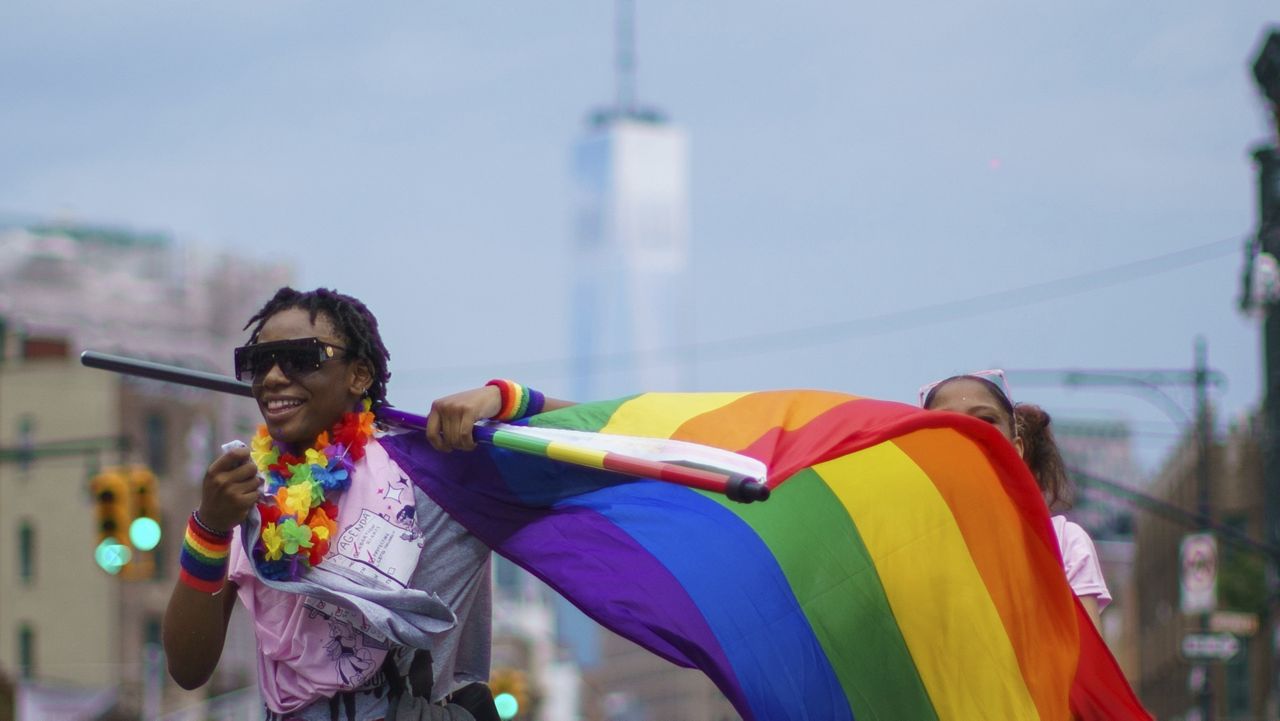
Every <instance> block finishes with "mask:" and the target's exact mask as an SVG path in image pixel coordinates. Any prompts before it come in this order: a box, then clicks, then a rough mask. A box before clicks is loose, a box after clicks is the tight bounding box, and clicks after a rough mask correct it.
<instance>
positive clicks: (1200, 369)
mask: <svg viewBox="0 0 1280 721" xmlns="http://www.w3.org/2000/svg"><path fill="white" fill-rule="evenodd" d="M1195 353H1196V361H1195V369H1194V371H1193V377H1194V381H1195V389H1196V498H1197V503H1196V510H1197V511H1198V512H1199V513H1200V530H1201V531H1202V532H1209V531H1210V529H1211V528H1212V526H1213V515H1212V514H1213V505H1212V504H1211V503H1210V501H1209V498H1210V496H1209V482H1210V479H1209V474H1210V469H1211V468H1212V467H1211V466H1210V465H1209V448H1210V445H1209V444H1210V430H1211V429H1210V423H1211V421H1210V418H1209V351H1208V348H1207V347H1206V345H1205V342H1204V337H1203V336H1198V337H1196V351H1195ZM1212 615H1213V612H1212V611H1206V612H1205V613H1202V614H1201V615H1200V631H1201V632H1202V633H1209V630H1210V628H1209V619H1210V617H1211V616H1212ZM1203 674H1204V675H1203V678H1204V681H1203V683H1201V685H1200V718H1201V720H1202V721H1213V716H1214V714H1213V711H1214V708H1213V678H1212V676H1211V670H1210V669H1209V668H1207V667H1206V668H1204V671H1203Z"/></svg>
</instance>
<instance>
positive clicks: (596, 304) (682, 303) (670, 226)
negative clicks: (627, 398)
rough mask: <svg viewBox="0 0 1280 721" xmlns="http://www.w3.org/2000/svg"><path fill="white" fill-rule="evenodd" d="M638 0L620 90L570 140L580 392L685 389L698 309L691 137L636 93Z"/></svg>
mask: <svg viewBox="0 0 1280 721" xmlns="http://www.w3.org/2000/svg"><path fill="white" fill-rule="evenodd" d="M630 8H631V5H630V3H629V2H625V0H620V2H619V11H618V18H619V20H618V26H619V31H618V46H619V52H618V63H617V66H618V98H617V100H616V102H615V104H614V106H613V107H610V108H606V109H603V110H599V111H597V112H595V113H593V114H592V115H591V116H590V117H589V119H588V122H587V127H586V130H585V132H584V134H583V136H582V138H581V139H580V140H579V141H578V143H577V144H576V146H575V148H574V157H573V181H574V191H575V205H576V208H575V214H576V215H575V224H574V238H573V252H572V254H571V255H572V258H573V262H574V283H573V297H572V299H571V302H572V323H573V326H572V328H571V329H570V331H571V333H570V337H571V338H572V343H573V353H572V356H573V359H574V360H573V364H574V365H573V379H574V388H573V391H574V397H575V398H578V399H581V400H596V399H602V398H613V397H617V396H622V395H629V394H632V393H638V392H642V391H678V390H688V389H689V387H690V385H691V383H692V363H691V358H690V351H689V350H688V344H689V341H690V340H691V338H692V320H693V313H692V307H691V305H690V301H691V293H690V288H689V282H688V269H689V150H688V147H689V141H688V137H687V135H686V134H685V132H684V130H683V129H681V128H680V127H679V126H677V125H675V124H673V123H671V122H670V121H668V120H667V119H666V118H665V117H664V116H663V114H662V113H660V112H658V111H656V110H654V109H651V108H642V107H640V106H638V104H637V103H636V101H635V98H634V95H635V91H634V87H635V79H634V78H635V64H634V60H633V54H632V51H631V47H632V33H631V27H632V24H631V14H630Z"/></svg>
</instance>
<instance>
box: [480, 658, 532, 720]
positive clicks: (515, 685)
mask: <svg viewBox="0 0 1280 721" xmlns="http://www.w3.org/2000/svg"><path fill="white" fill-rule="evenodd" d="M489 690H490V691H492V692H493V705H494V706H496V707H497V709H498V718H501V719H502V720H503V721H508V720H509V719H514V718H515V717H516V714H518V713H520V709H522V708H528V705H529V690H528V686H527V684H526V683H525V678H524V671H521V670H520V669H516V668H500V669H497V670H495V671H494V672H493V673H492V674H490V676H489Z"/></svg>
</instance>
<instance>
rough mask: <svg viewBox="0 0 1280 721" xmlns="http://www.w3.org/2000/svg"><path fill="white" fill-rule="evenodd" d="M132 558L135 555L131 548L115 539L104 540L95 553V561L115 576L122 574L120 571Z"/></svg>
mask: <svg viewBox="0 0 1280 721" xmlns="http://www.w3.org/2000/svg"><path fill="white" fill-rule="evenodd" d="M132 556H133V553H132V552H131V551H130V550H129V547H128V546H126V545H124V544H122V543H117V542H116V539H114V538H107V539H104V540H103V541H102V543H99V544H98V547H97V548H95V549H94V551H93V560H94V561H97V563H98V566H99V567H100V568H101V569H102V570H104V571H106V572H107V573H110V574H111V575H113V576H114V575H115V574H117V573H120V569H122V568H124V567H125V564H127V563H128V562H129V559H130V558H131V557H132Z"/></svg>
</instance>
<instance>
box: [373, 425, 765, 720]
mask: <svg viewBox="0 0 1280 721" xmlns="http://www.w3.org/2000/svg"><path fill="white" fill-rule="evenodd" d="M419 438H420V436H418V435H417V434H412V435H409V436H394V437H388V438H383V439H382V440H381V443H382V445H383V447H384V448H386V450H387V452H388V453H389V454H390V455H391V457H392V458H393V459H394V460H395V461H396V462H397V463H398V464H399V465H400V467H401V469H403V470H404V471H405V472H406V473H407V474H408V475H409V477H410V478H412V479H413V481H414V483H415V484H416V485H417V486H418V487H419V488H421V489H422V490H423V491H425V492H426V493H427V495H429V496H430V497H431V498H432V499H433V500H434V501H435V502H436V503H439V504H440V506H441V507H442V508H444V509H445V511H447V512H448V513H449V515H451V516H453V518H454V519H456V520H457V521H458V522H459V523H461V524H462V525H463V526H465V527H466V528H467V530H469V531H471V532H472V533H473V534H475V535H476V537H477V538H479V539H480V540H482V541H484V542H485V544H487V545H488V546H489V547H490V548H492V549H494V550H495V551H497V552H498V553H500V554H502V555H503V556H505V557H507V558H509V559H511V560H512V561H514V562H515V563H517V564H519V565H520V566H522V567H523V568H525V570H527V571H529V572H530V573H532V574H534V575H535V576H537V577H538V578H540V579H542V580H543V581H544V582H545V583H547V585H549V586H551V587H552V588H554V589H555V590H556V591H558V592H560V593H561V594H562V595H564V596H565V597H566V598H569V599H570V600H572V601H573V602H574V604H575V605H577V606H578V607H579V608H580V609H581V610H582V611H583V612H584V613H586V614H587V615H588V616H591V617H592V618H594V619H595V620H596V621H597V622H598V623H600V624H601V625H603V626H605V627H606V628H609V629H610V630H612V631H614V632H616V633H618V634H619V635H621V636H623V637H625V638H628V639H630V640H632V641H634V642H636V643H638V644H640V645H641V646H643V647H644V648H646V649H648V650H650V651H652V652H653V653H655V654H657V655H659V656H661V657H663V658H665V659H667V660H669V661H671V662H672V663H675V664H677V665H680V666H686V667H693V668H701V669H702V670H703V671H704V672H706V673H707V675H708V676H710V677H711V679H712V680H713V681H714V682H715V683H716V685H717V686H719V687H720V690H721V691H722V692H723V693H724V694H725V695H726V696H727V697H728V698H729V700H730V702H731V703H733V704H734V706H735V707H736V708H739V709H745V708H749V705H748V704H747V702H746V698H745V696H744V694H743V691H742V688H741V686H740V685H739V682H738V679H737V677H736V675H735V674H734V672H733V668H732V666H731V665H730V664H729V660H728V658H727V657H726V656H725V653H724V650H723V649H722V648H721V646H720V643H719V642H718V641H717V640H716V637H715V635H714V634H713V633H712V631H711V628H710V626H709V625H708V624H707V621H706V619H705V618H704V617H703V615H702V612H701V611H699V610H698V607H697V606H696V605H695V604H694V602H693V599H692V598H690V596H689V594H688V592H687V591H686V590H685V589H684V587H683V586H681V584H680V583H679V581H678V580H677V579H676V577H675V576H674V575H672V573H671V572H670V571H669V570H668V569H667V568H666V567H665V566H664V565H663V564H662V563H661V562H659V561H658V559H656V558H655V557H654V556H653V555H652V554H651V553H649V551H647V550H645V548H644V547H643V546H641V545H640V544H639V543H637V542H636V541H635V539H633V538H632V537H631V536H629V535H628V534H627V533H626V532H624V531H623V530H622V529H620V528H618V527H617V526H616V525H614V524H613V523H612V522H611V521H609V519H607V518H605V517H604V516H602V515H600V514H599V513H597V512H595V511H593V510H590V509H587V508H583V507H577V506H572V507H569V506H564V505H557V506H556V508H555V512H554V513H551V514H548V510H549V509H546V508H529V507H526V506H522V505H517V503H518V501H517V499H516V497H515V496H513V495H511V493H510V492H509V490H508V487H507V484H506V482H505V481H504V480H503V478H502V477H501V471H500V470H499V468H498V466H497V465H495V463H494V461H493V459H492V458H490V456H489V452H497V453H501V451H499V450H498V449H481V450H479V451H476V452H474V453H468V454H459V453H452V454H448V455H446V454H441V453H438V452H436V451H435V450H434V449H432V448H431V447H430V446H429V445H428V444H427V443H426V442H425V440H419ZM486 451H488V452H486ZM522 463H529V464H532V465H534V466H538V465H541V464H543V463H551V461H548V460H546V459H540V458H533V457H525V458H524V459H522ZM561 468H562V469H563V470H566V471H568V473H569V474H570V475H572V474H574V473H576V472H584V473H585V472H586V471H587V470H588V469H572V468H571V467H566V466H563V464H561ZM530 470H531V471H533V472H535V473H536V470H534V469H530ZM598 473H600V472H599V471H591V474H593V475H594V474H598ZM655 482H656V481H638V483H655ZM589 549H594V550H596V551H597V552H596V553H589V552H588V550H589ZM601 549H607V551H608V552H607V553H601V552H599V551H600V550H601ZM620 579H625V583H621V582H619V580H620Z"/></svg>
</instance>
